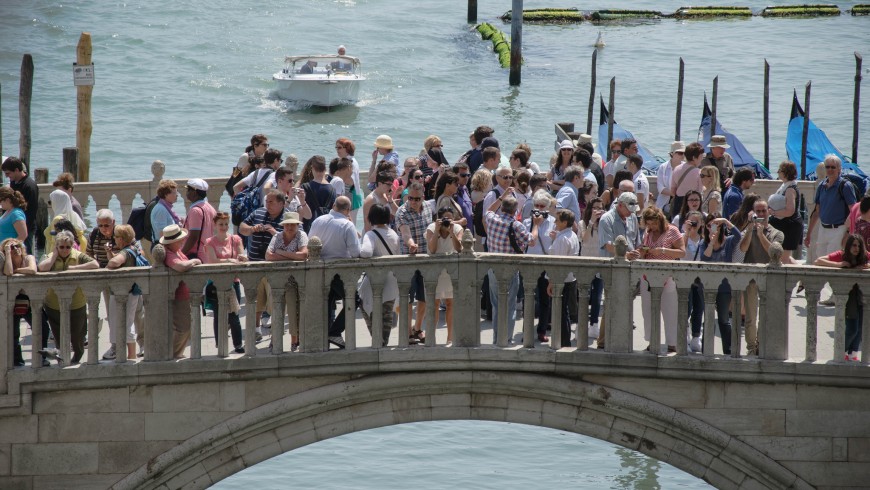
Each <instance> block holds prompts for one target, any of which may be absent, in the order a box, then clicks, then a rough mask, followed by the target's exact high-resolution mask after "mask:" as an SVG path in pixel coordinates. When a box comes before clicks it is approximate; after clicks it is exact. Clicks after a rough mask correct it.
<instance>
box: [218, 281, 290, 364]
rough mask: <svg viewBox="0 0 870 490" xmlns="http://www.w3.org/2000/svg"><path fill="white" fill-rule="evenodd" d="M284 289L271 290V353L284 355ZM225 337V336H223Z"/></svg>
mask: <svg viewBox="0 0 870 490" xmlns="http://www.w3.org/2000/svg"><path fill="white" fill-rule="evenodd" d="M285 294H286V293H285V289H284V287H273V288H272V353H273V354H283V353H284V311H285V303H286V297H285ZM224 337H226V334H224Z"/></svg>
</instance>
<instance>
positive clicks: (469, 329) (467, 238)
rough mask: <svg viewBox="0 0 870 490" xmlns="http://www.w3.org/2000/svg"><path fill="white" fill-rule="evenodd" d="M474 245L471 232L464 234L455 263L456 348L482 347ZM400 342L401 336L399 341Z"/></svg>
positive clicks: (454, 328) (454, 332)
mask: <svg viewBox="0 0 870 490" xmlns="http://www.w3.org/2000/svg"><path fill="white" fill-rule="evenodd" d="M473 245H474V238H473V237H472V235H471V230H465V231H464V232H463V234H462V252H461V253H460V254H459V257H458V259H456V262H457V265H456V287H455V288H454V289H453V320H454V321H453V345H454V346H456V347H478V346H479V345H480V286H479V285H480V282H481V280H482V276H480V271H479V270H478V266H477V259H475V256H474V252H473V251H472V248H473ZM399 291H400V292H404V291H407V289H402V288H401V287H400V288H399ZM406 337H407V335H406ZM401 339H402V336H401V335H400V336H399V340H400V341H401ZM400 345H401V344H400Z"/></svg>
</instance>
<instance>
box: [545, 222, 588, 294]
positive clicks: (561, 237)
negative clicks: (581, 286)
mask: <svg viewBox="0 0 870 490" xmlns="http://www.w3.org/2000/svg"><path fill="white" fill-rule="evenodd" d="M547 252H548V253H549V254H550V255H561V256H566V257H576V256H577V255H578V254H579V253H580V241H579V240H578V239H577V234H576V233H574V230H572V229H571V228H565V229H564V230H562V231H560V232H558V234H557V235H556V238H554V239H553V244H552V245H550V249H549V250H547ZM576 280H577V279H576V278H574V273H573V272H569V273H568V275H567V276H566V277H565V282H572V281H576Z"/></svg>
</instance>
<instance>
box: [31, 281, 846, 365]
mask: <svg viewBox="0 0 870 490" xmlns="http://www.w3.org/2000/svg"><path fill="white" fill-rule="evenodd" d="M57 297H58V299H59V300H60V338H59V339H55V342H58V343H59V344H60V345H59V346H58V347H59V350H60V358H61V359H63V362H64V363H66V364H67V365H69V362H70V359H71V358H72V357H71V349H70V347H71V344H70V340H71V339H72V337H71V336H70V324H69V320H70V318H69V306H70V303H72V294H71V293H68V292H67V291H65V290H60V291H57ZM37 328H42V327H41V326H36V325H34V329H37ZM841 357H842V356H841Z"/></svg>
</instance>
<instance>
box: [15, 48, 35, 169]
mask: <svg viewBox="0 0 870 490" xmlns="http://www.w3.org/2000/svg"><path fill="white" fill-rule="evenodd" d="M31 99H33V56H30V54H25V55H24V57H23V58H22V59H21V85H20V86H19V89H18V121H19V123H18V127H19V132H20V136H19V137H18V158H20V159H21V162H22V163H24V168H25V169H26V170H27V173H28V174H29V173H30V101H31Z"/></svg>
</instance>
